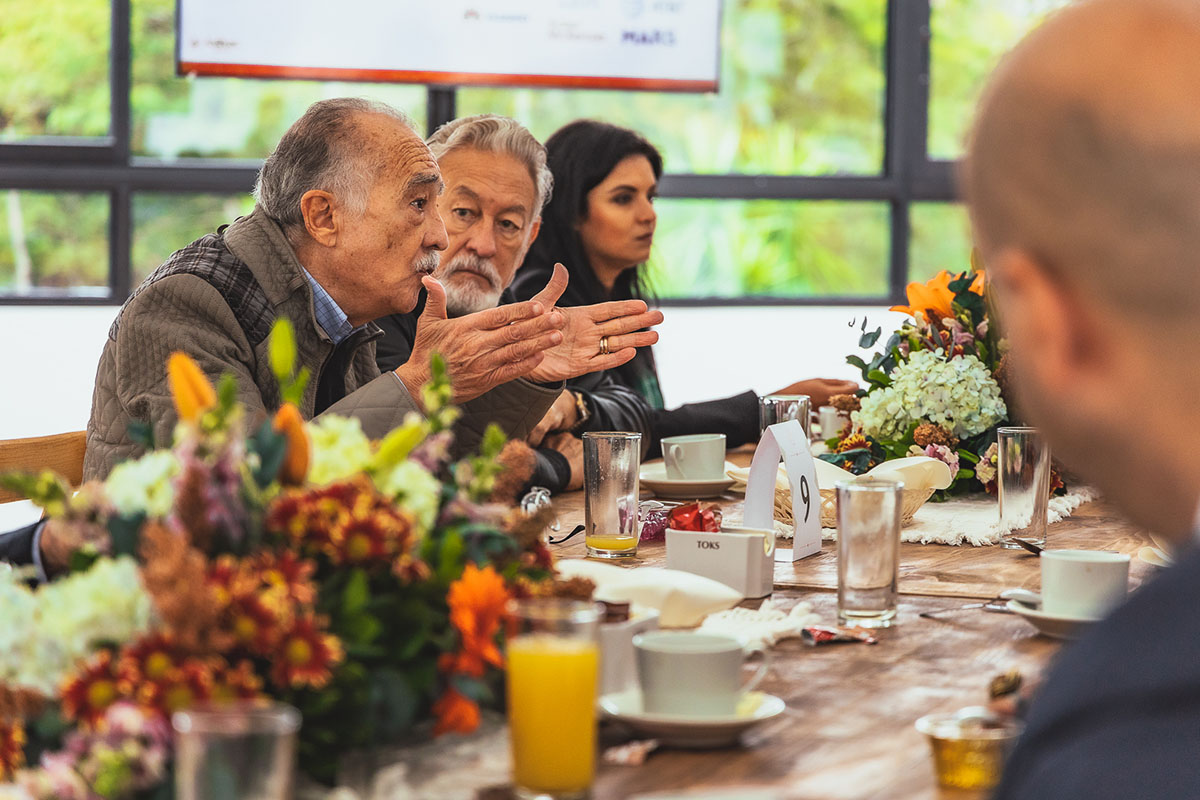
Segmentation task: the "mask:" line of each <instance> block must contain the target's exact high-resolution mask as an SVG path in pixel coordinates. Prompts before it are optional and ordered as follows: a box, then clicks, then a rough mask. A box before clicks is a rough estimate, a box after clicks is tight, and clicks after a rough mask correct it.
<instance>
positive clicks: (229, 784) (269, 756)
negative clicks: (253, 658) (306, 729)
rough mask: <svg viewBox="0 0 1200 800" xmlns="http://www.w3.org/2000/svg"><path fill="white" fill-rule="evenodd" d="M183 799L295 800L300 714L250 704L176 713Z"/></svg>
mask: <svg viewBox="0 0 1200 800" xmlns="http://www.w3.org/2000/svg"><path fill="white" fill-rule="evenodd" d="M171 724H172V726H173V727H174V728H175V796H176V797H177V798H178V800H211V798H214V797H220V798H222V800H290V799H291V797H292V775H293V773H294V772H295V770H296V732H297V731H298V730H300V712H299V711H297V710H296V709H294V708H292V707H291V706H289V705H284V704H283V703H270V704H265V705H261V704H255V703H250V702H240V703H230V704H228V705H213V706H208V707H202V708H195V709H188V710H186V711H176V712H175V714H174V715H172V717H171Z"/></svg>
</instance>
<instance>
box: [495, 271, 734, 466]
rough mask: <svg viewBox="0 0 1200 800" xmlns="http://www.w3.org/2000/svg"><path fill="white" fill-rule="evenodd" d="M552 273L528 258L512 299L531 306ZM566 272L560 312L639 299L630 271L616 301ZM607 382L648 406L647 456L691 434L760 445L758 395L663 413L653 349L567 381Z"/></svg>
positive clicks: (586, 277) (575, 385)
mask: <svg viewBox="0 0 1200 800" xmlns="http://www.w3.org/2000/svg"><path fill="white" fill-rule="evenodd" d="M531 256H532V254H531ZM563 263H564V264H565V263H566V262H563ZM553 269H554V263H553V262H552V261H545V260H541V259H538V258H535V257H531V258H526V259H525V263H524V264H523V265H522V266H521V269H519V270H518V271H517V277H516V280H514V281H513V285H512V291H513V294H515V295H516V297H517V299H518V300H528V299H529V298H530V297H532V296H533V295H535V294H537V293H538V292H539V291H541V289H542V288H543V287H545V285H546V282H547V281H548V280H550V274H551V272H552V271H553ZM567 270H568V271H569V272H570V274H571V280H570V283H568V285H567V290H566V292H564V293H563V296H562V298H561V299H560V300H559V301H558V304H559V305H560V306H584V305H592V304H594V303H603V302H607V301H609V300H629V299H632V298H633V297H634V295H635V292H633V291H631V286H630V284H631V281H630V280H629V277H630V276H631V275H632V270H627V271H626V273H625V274H624V275H623V276H622V278H624V279H623V280H622V279H618V280H617V283H616V284H615V285H614V286H613V291H612V293H611V295H610V294H609V293H608V292H606V291H605V289H604V287H603V286H602V285H601V284H600V282H599V281H598V280H596V276H595V274H594V273H593V272H592V270H591V268H590V267H588V266H587V265H586V264H575V265H574V266H572V265H570V264H567ZM707 367H708V365H705V364H703V363H699V364H697V368H699V369H705V368H707ZM603 379H611V380H613V381H615V382H616V383H618V384H620V385H622V386H624V387H626V388H628V389H631V390H633V391H635V392H637V393H638V394H639V395H640V396H641V397H642V398H643V399H644V400H645V401H646V403H648V404H649V406H650V414H649V417H648V419H647V420H646V425H645V427H641V428H636V429H635V430H640V431H641V432H642V436H643V438H644V440H645V443H648V444H649V450H648V453H645V454H644V455H648V456H650V457H657V456H659V455H661V448H660V446H659V443H660V442H661V441H662V439H664V438H666V437H668V436H680V435H683V434H689V433H723V434H725V444H726V446H727V447H739V446H741V445H743V444H746V443H747V442H752V441H756V440H757V439H758V396H757V395H756V394H755V393H754V392H750V391H747V392H743V393H741V394H736V395H733V396H732V397H726V398H724V399H721V400H709V401H706V402H703V403H687V404H685V405H682V406H679V407H678V408H675V409H670V410H668V409H666V408H664V407H663V401H662V392H661V390H660V389H659V383H658V368H657V367H656V366H655V363H654V353H653V352H652V351H651V349H650V348H649V347H642V348H639V349H638V354H637V356H636V357H634V359H633V360H632V361H630V362H628V363H627V364H623V365H622V366H620V367H617V368H616V369H610V370H607V371H606V372H603V373H593V374H591V375H584V376H582V377H579V378H573V379H571V380H569V381H567V386H568V387H569V388H571V389H581V390H585V389H586V388H587V387H588V386H589V385H591V384H593V382H595V381H599V380H603Z"/></svg>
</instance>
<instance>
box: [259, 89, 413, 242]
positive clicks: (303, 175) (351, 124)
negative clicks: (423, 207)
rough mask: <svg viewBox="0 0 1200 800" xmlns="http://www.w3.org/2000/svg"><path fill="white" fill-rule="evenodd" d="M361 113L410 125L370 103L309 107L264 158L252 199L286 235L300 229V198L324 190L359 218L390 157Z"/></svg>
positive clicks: (349, 100)
mask: <svg viewBox="0 0 1200 800" xmlns="http://www.w3.org/2000/svg"><path fill="white" fill-rule="evenodd" d="M365 115H380V116H384V117H390V118H392V119H395V120H396V121H398V122H400V123H403V124H404V125H405V126H407V127H408V128H409V129H410V130H411V129H412V123H411V122H410V121H409V119H408V118H407V117H405V116H404V115H403V114H401V113H400V112H399V111H397V110H395V109H394V108H392V107H390V106H388V105H385V104H384V103H378V102H374V101H371V100H364V99H361V98H354V97H339V98H334V99H331V100H320V101H318V102H316V103H313V104H312V105H311V106H309V107H308V110H307V111H305V112H304V115H303V116H302V117H300V119H298V120H296V121H295V122H294V123H292V126H291V127H290V128H288V130H287V132H286V133H285V134H284V135H283V138H281V139H280V140H279V144H278V145H276V146H275V150H274V151H273V152H272V153H271V154H270V155H269V156H267V160H266V161H265V162H264V163H263V166H262V169H261V170H260V171H259V173H258V180H257V181H256V182H255V185H254V199H255V200H256V201H257V202H258V205H259V207H260V208H261V209H262V210H263V211H264V212H265V213H266V214H267V216H269V217H271V218H272V219H274V220H275V221H276V222H278V223H279V224H280V225H281V226H283V228H284V230H285V231H286V232H287V233H288V234H289V236H295V235H296V234H297V233H298V232H299V231H302V230H303V229H304V218H303V216H302V214H301V211H300V198H301V197H303V196H304V193H305V192H307V191H310V190H313V189H319V190H322V191H327V192H329V193H331V194H332V195H334V197H336V198H337V200H338V202H339V203H340V204H341V205H342V206H343V207H344V208H345V209H346V210H347V211H349V212H350V213H351V214H352V215H355V216H358V215H361V214H362V213H363V212H364V211H365V210H366V207H367V198H368V196H369V195H370V192H371V187H372V186H374V184H375V180H376V178H377V177H378V176H379V174H380V173H381V172H382V171H383V170H384V169H386V168H387V166H388V163H389V154H388V151H387V148H386V147H385V146H382V143H380V142H376V141H374V140H373V138H372V137H371V136H370V135H368V134H367V133H366V132H365V131H364V130H363V128H362V126H361V125H360V122H361V120H362V119H363V117H364V116H365Z"/></svg>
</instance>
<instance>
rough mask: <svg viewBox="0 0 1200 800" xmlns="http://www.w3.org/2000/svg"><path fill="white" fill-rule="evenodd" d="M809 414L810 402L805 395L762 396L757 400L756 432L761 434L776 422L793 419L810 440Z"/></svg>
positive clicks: (810, 409) (810, 425)
mask: <svg viewBox="0 0 1200 800" xmlns="http://www.w3.org/2000/svg"><path fill="white" fill-rule="evenodd" d="M811 412H812V402H811V401H810V400H809V397H808V395H806V394H768V395H764V396H763V397H760V398H758V432H759V434H761V433H762V432H763V431H765V430H766V429H767V427H768V426H771V425H774V424H775V423H777V422H787V421H788V420H789V419H795V420H799V421H800V424H801V425H802V426H803V427H804V435H805V436H807V437H809V438H812V423H811V420H810V419H809V416H810V414H811Z"/></svg>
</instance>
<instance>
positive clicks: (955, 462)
mask: <svg viewBox="0 0 1200 800" xmlns="http://www.w3.org/2000/svg"><path fill="white" fill-rule="evenodd" d="M925 455H927V456H929V457H930V458H936V459H937V460H938V461H941V462H942V463H943V464H945V465H946V466H948V467H949V468H950V480H954V478H955V477H957V476H958V470H959V459H958V453H957V452H956V451H954V450H951V449H950V448H949V447H946V445H944V444H931V445H927V446H926V447H925Z"/></svg>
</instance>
